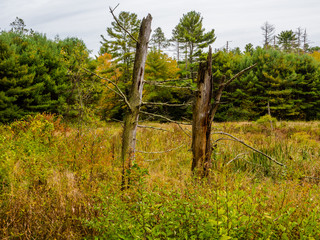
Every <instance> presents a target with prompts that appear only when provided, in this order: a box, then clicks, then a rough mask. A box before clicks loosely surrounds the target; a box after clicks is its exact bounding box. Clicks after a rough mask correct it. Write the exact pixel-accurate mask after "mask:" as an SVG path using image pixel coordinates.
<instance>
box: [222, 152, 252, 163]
mask: <svg viewBox="0 0 320 240" xmlns="http://www.w3.org/2000/svg"><path fill="white" fill-rule="evenodd" d="M246 154H247V153H240V154H238V155H237V156H236V157H235V158H233V159H231V160H230V161H229V162H227V163H226V165H229V164H230V163H232V162H233V161H235V160H237V159H239V158H240V157H241V156H243V155H246Z"/></svg>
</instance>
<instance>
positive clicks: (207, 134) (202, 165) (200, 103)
mask: <svg viewBox="0 0 320 240" xmlns="http://www.w3.org/2000/svg"><path fill="white" fill-rule="evenodd" d="M254 66H256V64H254V65H252V66H250V67H248V68H246V69H244V70H242V71H240V72H239V73H237V74H236V75H234V76H233V77H232V78H230V79H229V80H228V81H226V79H225V77H224V78H223V79H221V81H220V82H218V83H217V84H218V87H217V90H216V91H215V92H214V93H213V84H214V82H213V77H212V50H211V47H209V53H208V57H207V61H206V62H202V63H200V66H199V70H198V79H197V88H198V89H197V91H196V96H195V102H194V107H193V119H192V120H193V121H192V154H193V160H192V167H191V170H192V172H193V173H194V174H195V175H197V176H198V177H207V176H208V174H209V171H210V168H211V165H212V160H211V153H212V145H211V125H212V122H213V119H214V116H215V114H216V112H217V110H218V107H219V105H220V99H221V96H222V93H223V90H224V89H225V87H226V86H228V85H229V84H230V83H231V82H232V81H233V80H234V79H236V78H238V77H239V76H241V75H242V74H243V73H245V72H246V71H248V70H250V69H251V68H253V67H254ZM212 99H213V100H214V101H213V102H212Z"/></svg>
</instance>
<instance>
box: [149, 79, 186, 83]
mask: <svg viewBox="0 0 320 240" xmlns="http://www.w3.org/2000/svg"><path fill="white" fill-rule="evenodd" d="M184 80H191V79H189V78H180V79H167V80H163V81H147V80H145V81H144V82H145V83H149V84H152V83H168V82H179V81H184Z"/></svg>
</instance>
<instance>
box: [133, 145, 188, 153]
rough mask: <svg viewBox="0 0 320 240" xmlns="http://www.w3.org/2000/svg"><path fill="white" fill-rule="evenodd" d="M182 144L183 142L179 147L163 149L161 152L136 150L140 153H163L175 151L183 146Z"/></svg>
mask: <svg viewBox="0 0 320 240" xmlns="http://www.w3.org/2000/svg"><path fill="white" fill-rule="evenodd" d="M182 146H183V144H182V145H180V146H179V147H176V148H172V149H168V150H166V151H161V152H145V151H136V152H138V153H146V154H163V153H167V152H172V151H175V150H177V149H179V148H181V147H182Z"/></svg>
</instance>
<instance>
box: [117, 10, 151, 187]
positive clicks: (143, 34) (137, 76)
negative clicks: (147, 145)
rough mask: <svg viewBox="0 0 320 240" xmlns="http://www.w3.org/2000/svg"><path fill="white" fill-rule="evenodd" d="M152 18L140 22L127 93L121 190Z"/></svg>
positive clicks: (132, 148) (131, 151)
mask: <svg viewBox="0 0 320 240" xmlns="http://www.w3.org/2000/svg"><path fill="white" fill-rule="evenodd" d="M151 21H152V17H151V15H150V14H149V15H148V16H147V17H146V18H144V19H143V20H142V23H141V26H140V32H139V38H138V41H137V45H136V54H135V61H134V67H133V75H132V86H131V89H130V92H129V99H128V102H129V104H128V105H129V106H128V108H129V109H128V111H127V113H126V115H125V117H124V129H123V135H122V151H121V159H122V163H123V174H122V189H124V188H126V186H128V184H129V181H130V177H129V176H127V174H126V172H127V170H129V169H130V168H131V167H132V161H133V159H134V155H135V147H136V133H137V126H138V119H139V112H140V107H141V103H142V90H143V83H144V82H143V80H144V79H143V78H144V69H145V62H146V58H147V50H148V43H149V38H150V34H151Z"/></svg>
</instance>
